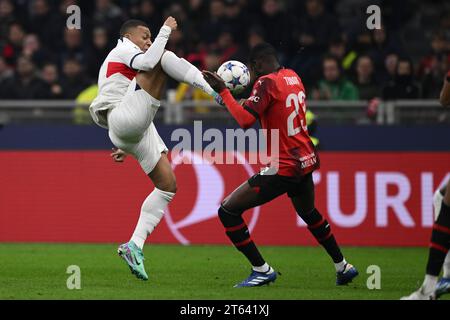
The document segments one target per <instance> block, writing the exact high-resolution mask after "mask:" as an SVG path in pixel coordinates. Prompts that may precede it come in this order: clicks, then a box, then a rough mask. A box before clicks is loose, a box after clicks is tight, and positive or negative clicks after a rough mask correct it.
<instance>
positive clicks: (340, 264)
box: [334, 259, 347, 272]
mask: <svg viewBox="0 0 450 320" xmlns="http://www.w3.org/2000/svg"><path fill="white" fill-rule="evenodd" d="M346 264H347V261H345V259H344V260H342V261H341V262H338V263H335V264H334V267H335V268H336V272H342V271H344V268H345V265H346Z"/></svg>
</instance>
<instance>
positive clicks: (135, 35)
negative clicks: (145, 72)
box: [125, 26, 152, 52]
mask: <svg viewBox="0 0 450 320" xmlns="http://www.w3.org/2000/svg"><path fill="white" fill-rule="evenodd" d="M125 37H126V38H128V39H129V40H130V41H131V42H133V43H134V44H135V45H137V46H138V47H139V49H141V50H142V51H144V52H146V51H147V50H148V48H150V46H151V45H152V40H151V33H150V29H149V28H147V27H144V26H138V27H136V28H132V29H131V30H130V31H129V32H128V33H127V34H125Z"/></svg>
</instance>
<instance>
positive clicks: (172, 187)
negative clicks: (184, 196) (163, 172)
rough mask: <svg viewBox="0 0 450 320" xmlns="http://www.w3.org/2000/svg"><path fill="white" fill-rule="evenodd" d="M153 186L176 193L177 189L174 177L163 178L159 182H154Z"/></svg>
mask: <svg viewBox="0 0 450 320" xmlns="http://www.w3.org/2000/svg"><path fill="white" fill-rule="evenodd" d="M155 187H156V188H158V189H159V190H162V191H165V192H171V193H176V192H177V190H178V185H177V180H176V179H175V177H171V178H168V179H165V180H164V181H161V182H156V183H155Z"/></svg>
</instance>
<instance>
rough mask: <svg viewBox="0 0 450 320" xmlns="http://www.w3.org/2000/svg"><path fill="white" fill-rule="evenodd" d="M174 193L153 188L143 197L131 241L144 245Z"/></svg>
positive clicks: (139, 245)
mask: <svg viewBox="0 0 450 320" xmlns="http://www.w3.org/2000/svg"><path fill="white" fill-rule="evenodd" d="M174 196H175V193H172V192H166V191H162V190H159V189H157V188H155V189H154V190H153V192H152V193H150V195H149V196H148V197H147V199H145V201H144V203H143V204H142V208H141V215H140V217H139V221H138V223H137V225H136V229H135V230H134V233H133V236H132V237H131V241H133V242H134V243H135V244H136V245H137V246H138V247H139V248H141V249H142V248H143V247H144V243H145V240H146V239H147V237H148V236H149V235H150V234H151V233H152V232H153V230H154V229H155V228H156V226H157V225H158V223H159V222H160V221H161V219H162V217H163V215H164V209H165V208H166V207H167V205H168V204H169V202H170V201H172V199H173V197H174Z"/></svg>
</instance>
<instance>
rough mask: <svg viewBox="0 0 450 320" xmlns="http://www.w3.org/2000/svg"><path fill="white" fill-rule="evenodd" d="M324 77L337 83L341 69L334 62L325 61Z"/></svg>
mask: <svg viewBox="0 0 450 320" xmlns="http://www.w3.org/2000/svg"><path fill="white" fill-rule="evenodd" d="M323 75H324V77H325V80H327V81H331V82H333V81H336V80H337V79H338V78H339V68H338V66H337V64H336V61H334V60H331V59H330V60H325V61H324V63H323Z"/></svg>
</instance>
